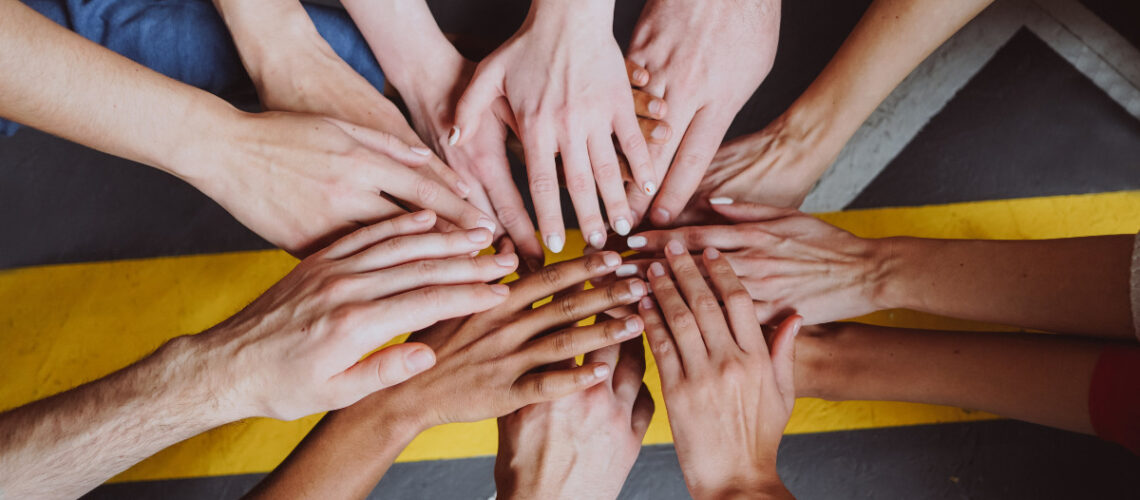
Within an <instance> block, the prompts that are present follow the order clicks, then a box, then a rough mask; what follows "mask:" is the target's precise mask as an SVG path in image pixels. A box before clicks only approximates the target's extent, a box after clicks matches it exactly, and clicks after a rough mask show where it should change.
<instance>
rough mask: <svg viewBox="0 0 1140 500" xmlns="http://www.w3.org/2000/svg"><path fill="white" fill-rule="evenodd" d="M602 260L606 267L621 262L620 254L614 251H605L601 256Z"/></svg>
mask: <svg viewBox="0 0 1140 500" xmlns="http://www.w3.org/2000/svg"><path fill="white" fill-rule="evenodd" d="M602 262H605V263H606V267H614V266H616V265H618V264H621V256H620V255H618V254H616V253H608V252H607V253H606V254H605V255H603V256H602Z"/></svg>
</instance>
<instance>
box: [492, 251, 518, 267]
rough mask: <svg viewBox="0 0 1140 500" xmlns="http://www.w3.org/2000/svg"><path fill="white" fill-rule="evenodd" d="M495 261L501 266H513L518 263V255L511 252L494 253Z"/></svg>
mask: <svg viewBox="0 0 1140 500" xmlns="http://www.w3.org/2000/svg"><path fill="white" fill-rule="evenodd" d="M495 263H496V264H498V265H500V266H502V267H515V266H516V265H518V263H519V256H518V255H515V254H513V253H507V254H502V253H500V254H495Z"/></svg>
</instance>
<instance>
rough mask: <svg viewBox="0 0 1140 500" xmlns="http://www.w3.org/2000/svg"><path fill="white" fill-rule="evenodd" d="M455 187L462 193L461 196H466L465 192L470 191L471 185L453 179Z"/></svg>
mask: <svg viewBox="0 0 1140 500" xmlns="http://www.w3.org/2000/svg"><path fill="white" fill-rule="evenodd" d="M455 187H456V188H457V189H459V191H460V192H461V193H463V196H467V194H468V193H470V192H471V186H468V185H467V183H466V182H463V181H461V180H460V181H455Z"/></svg>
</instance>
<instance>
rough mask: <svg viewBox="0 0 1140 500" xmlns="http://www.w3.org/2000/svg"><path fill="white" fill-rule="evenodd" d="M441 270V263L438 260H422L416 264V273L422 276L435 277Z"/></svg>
mask: <svg viewBox="0 0 1140 500" xmlns="http://www.w3.org/2000/svg"><path fill="white" fill-rule="evenodd" d="M439 270H440V265H439V261H436V260H421V261H418V262H416V264H415V271H416V273H417V274H419V275H420V276H434V275H435V274H436V273H438V272H439Z"/></svg>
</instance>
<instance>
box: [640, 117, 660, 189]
mask: <svg viewBox="0 0 1140 500" xmlns="http://www.w3.org/2000/svg"><path fill="white" fill-rule="evenodd" d="M654 132H656V130H654ZM651 135H652V134H651ZM642 188H644V189H645V194H650V195H651V194H653V193H656V192H657V184H656V183H654V182H653V181H649V182H646V183H645V185H644V186H642Z"/></svg>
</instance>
